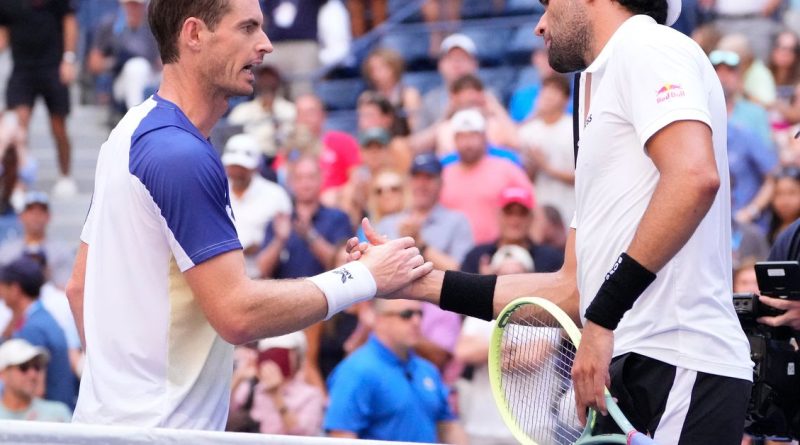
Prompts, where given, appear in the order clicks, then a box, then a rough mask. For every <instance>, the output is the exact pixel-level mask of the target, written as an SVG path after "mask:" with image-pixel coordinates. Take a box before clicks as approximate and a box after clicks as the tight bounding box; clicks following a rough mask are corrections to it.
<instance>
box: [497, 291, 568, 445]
mask: <svg viewBox="0 0 800 445" xmlns="http://www.w3.org/2000/svg"><path fill="white" fill-rule="evenodd" d="M580 336H581V334H580V330H578V327H577V326H575V323H573V322H572V319H571V318H570V317H569V316H568V315H567V314H566V313H565V312H564V311H562V310H561V309H560V308H559V307H558V306H557V305H556V304H554V303H552V302H550V301H549V300H546V299H544V298H539V297H524V298H519V299H516V300H514V301H512V302H511V303H510V304H509V305H508V306H506V307H505V309H503V311H502V312H501V313H500V315H499V316H498V317H497V323H496V325H495V328H494V330H493V332H492V339H491V343H490V347H489V379H490V383H491V388H492V394H493V395H494V399H495V403H496V404H497V407H498V409H499V411H500V413H501V416H502V418H503V421H504V422H505V423H506V425H507V426H508V427H509V429H510V430H511V432H512V434H513V435H514V437H515V438H516V439H517V440H518V441H520V443H522V444H525V445H547V444H550V443H574V442H575V441H576V440H577V439H578V438H579V437H580V436H581V432H582V431H583V427H580V423H579V421H578V417H577V411H576V410H575V402H574V393H573V392H572V391H571V390H570V388H571V385H570V381H571V376H570V369H571V366H572V361H573V360H574V354H575V349H576V348H577V345H578V344H579V343H580Z"/></svg>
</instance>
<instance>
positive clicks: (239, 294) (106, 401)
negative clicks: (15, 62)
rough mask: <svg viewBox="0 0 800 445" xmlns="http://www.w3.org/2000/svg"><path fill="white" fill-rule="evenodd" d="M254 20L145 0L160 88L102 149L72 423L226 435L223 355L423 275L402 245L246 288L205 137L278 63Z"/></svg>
mask: <svg viewBox="0 0 800 445" xmlns="http://www.w3.org/2000/svg"><path fill="white" fill-rule="evenodd" d="M263 20H264V14H263V13H262V11H261V7H260V5H259V2H258V1H257V0H238V1H235V2H230V1H225V0H209V1H203V2H198V1H196V0H150V3H149V21H150V28H151V30H152V31H153V35H154V36H155V37H156V40H157V41H158V44H159V50H160V53H161V59H162V61H163V63H164V80H163V82H162V83H161V86H160V88H159V91H158V93H157V94H154V95H153V96H152V97H150V98H149V99H147V100H146V101H145V102H144V103H142V104H141V105H138V106H136V107H133V108H132V109H131V110H129V111H128V113H127V114H126V115H125V117H123V118H122V120H121V121H120V123H119V125H118V126H117V127H116V128H115V129H114V130H113V131H112V132H111V134H110V135H109V139H108V141H106V142H105V143H104V144H103V146H102V147H101V149H100V155H99V158H98V162H97V169H96V174H95V187H94V195H93V198H92V203H91V207H90V209H89V214H88V215H87V218H86V223H85V224H84V227H83V231H82V233H81V244H80V247H79V250H78V257H77V259H76V261H75V268H74V271H73V275H72V278H71V279H70V283H69V284H68V286H67V295H68V297H69V300H70V306H71V308H72V311H73V314H74V315H75V320H76V322H77V326H78V330H79V332H80V333H81V334H82V337H83V340H84V344H85V345H86V362H85V363H86V364H85V367H84V370H83V375H82V377H81V387H80V394H79V396H78V403H77V406H76V408H75V414H74V417H73V421H74V422H78V423H91V424H114V425H129V426H139V427H164V428H187V429H209V430H221V429H223V428H224V427H225V423H226V420H227V416H228V405H229V401H230V385H231V376H232V372H233V346H232V345H231V344H241V343H248V342H252V341H254V340H256V339H259V338H264V337H272V336H277V335H281V334H286V333H289V332H294V331H297V330H300V329H303V328H305V327H308V326H310V325H311V324H313V323H317V322H319V321H322V320H323V319H329V318H331V317H332V316H333V315H334V314H335V313H337V312H338V311H340V310H342V309H344V308H345V307H346V306H348V305H350V304H353V303H355V302H358V301H364V300H367V299H370V298H372V297H374V296H376V295H377V296H383V295H388V294H390V293H392V292H394V291H396V290H397V289H399V288H400V287H401V286H404V285H407V284H408V283H409V282H410V281H411V280H414V279H416V278H419V277H420V276H421V274H423V273H428V272H430V270H431V268H432V264H430V263H428V264H427V265H426V264H425V262H424V260H423V259H422V257H421V256H420V255H419V250H418V249H417V248H416V247H415V245H414V244H415V243H414V240H413V239H410V238H405V239H402V240H397V241H393V242H391V243H390V244H387V245H386V246H379V247H378V248H376V249H375V250H376V251H375V252H367V255H368V257H367V258H366V261H364V262H352V263H348V264H346V265H344V266H342V267H339V268H338V269H336V270H335V271H330V272H324V273H321V274H319V275H316V276H314V277H310V278H308V279H304V280H291V281H290V280H285V281H277V280H264V281H260V280H251V279H249V278H247V276H246V274H245V267H244V258H243V255H242V244H241V242H240V241H239V238H238V236H237V233H236V228H235V226H234V222H233V212H232V211H231V204H230V193H229V191H228V183H227V182H228V181H227V178H226V176H225V171H224V168H223V166H222V162H221V161H220V159H219V156H218V155H217V152H216V150H215V149H214V147H213V146H212V145H211V143H210V141H209V134H210V133H211V129H212V128H213V127H214V125H215V124H216V123H217V121H218V120H219V119H220V118H221V117H222V115H223V114H224V113H225V111H226V109H227V107H228V100H229V99H230V98H231V97H234V96H246V95H249V94H252V93H253V82H254V80H255V76H254V74H253V69H254V68H255V67H256V66H258V65H260V64H261V63H262V59H263V58H264V56H265V55H266V54H267V53H269V52H271V51H272V46H271V43H270V41H269V39H268V38H267V36H266V35H265V34H264V31H263V28H262V26H263ZM378 249H380V250H379V251H378ZM371 253H374V255H371Z"/></svg>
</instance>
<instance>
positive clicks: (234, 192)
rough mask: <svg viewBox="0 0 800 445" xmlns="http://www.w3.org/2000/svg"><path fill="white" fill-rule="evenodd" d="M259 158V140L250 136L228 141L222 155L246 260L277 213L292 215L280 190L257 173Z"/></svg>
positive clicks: (262, 238)
mask: <svg viewBox="0 0 800 445" xmlns="http://www.w3.org/2000/svg"><path fill="white" fill-rule="evenodd" d="M260 159H261V155H260V150H259V147H258V141H257V140H256V139H255V138H254V137H253V136H251V135H249V134H237V135H235V136H233V137H232V138H230V139H229V140H228V142H227V144H225V152H224V153H223V155H222V164H223V165H224V166H225V173H226V174H227V176H228V184H229V188H230V197H231V209H233V215H234V217H235V218H236V220H235V221H234V223H235V225H236V232H237V233H238V235H239V241H240V242H241V243H242V246H244V253H245V257H246V258H248V257H249V259H253V256H254V255H255V254H256V253H258V250H259V249H260V248H261V244H262V243H263V242H264V232H266V230H267V224H269V222H270V221H272V218H274V217H275V215H276V214H278V213H283V214H286V215H289V214H291V213H292V202H291V200H290V198H289V194H288V193H286V191H285V190H284V189H283V187H281V186H279V185H278V184H275V183H274V182H271V181H268V180H266V179H264V178H262V177H261V175H259V174H258V173H257V171H256V170H257V169H258V166H259V162H260ZM252 272H255V270H253V271H252Z"/></svg>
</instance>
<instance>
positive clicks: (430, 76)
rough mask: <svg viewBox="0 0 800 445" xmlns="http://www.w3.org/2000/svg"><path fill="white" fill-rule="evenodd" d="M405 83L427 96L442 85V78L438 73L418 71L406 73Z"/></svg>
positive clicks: (404, 76)
mask: <svg viewBox="0 0 800 445" xmlns="http://www.w3.org/2000/svg"><path fill="white" fill-rule="evenodd" d="M403 83H404V84H406V85H408V86H412V87H414V88H416V89H418V90H419V92H420V93H422V94H425V93H427V92H428V91H430V90H432V89H434V88H436V87H437V86H439V85H440V84H441V83H442V78H441V76H439V73H438V72H437V71H417V72H411V73H405V74H404V75H403Z"/></svg>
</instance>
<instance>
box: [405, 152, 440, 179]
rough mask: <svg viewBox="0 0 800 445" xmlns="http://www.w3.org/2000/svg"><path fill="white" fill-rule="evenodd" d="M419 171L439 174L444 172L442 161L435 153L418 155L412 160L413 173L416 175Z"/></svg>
mask: <svg viewBox="0 0 800 445" xmlns="http://www.w3.org/2000/svg"><path fill="white" fill-rule="evenodd" d="M417 173H427V174H429V175H436V176H439V175H441V174H442V163H441V162H439V158H437V157H436V155H435V154H433V153H425V154H421V155H417V156H416V157H414V160H413V161H411V174H412V175H416V174H417Z"/></svg>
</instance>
